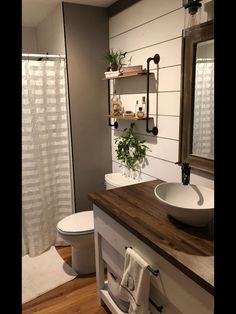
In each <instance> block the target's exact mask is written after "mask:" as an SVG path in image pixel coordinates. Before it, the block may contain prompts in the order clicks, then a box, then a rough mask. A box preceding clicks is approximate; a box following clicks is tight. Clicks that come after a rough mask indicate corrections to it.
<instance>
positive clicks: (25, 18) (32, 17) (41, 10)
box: [22, 0, 117, 27]
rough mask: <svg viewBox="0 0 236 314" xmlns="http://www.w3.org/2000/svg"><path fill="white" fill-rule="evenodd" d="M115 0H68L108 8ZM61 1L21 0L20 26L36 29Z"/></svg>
mask: <svg viewBox="0 0 236 314" xmlns="http://www.w3.org/2000/svg"><path fill="white" fill-rule="evenodd" d="M116 1H117V0H69V1H64V2H72V3H79V4H86V5H92V6H97V7H104V8H106V7H109V6H110V5H111V4H113V3H114V2H116ZM61 2H62V0H22V26H25V27H36V26H37V25H38V24H39V23H41V22H42V20H43V19H44V18H45V17H46V16H47V15H48V14H50V13H51V12H52V11H53V10H54V9H55V8H56V6H57V5H58V4H59V3H61Z"/></svg>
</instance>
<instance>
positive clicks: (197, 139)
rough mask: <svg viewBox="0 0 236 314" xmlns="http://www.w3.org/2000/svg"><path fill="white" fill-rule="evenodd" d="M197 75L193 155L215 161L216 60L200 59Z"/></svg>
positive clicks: (197, 64)
mask: <svg viewBox="0 0 236 314" xmlns="http://www.w3.org/2000/svg"><path fill="white" fill-rule="evenodd" d="M195 75H196V77H195V101H194V121H193V122H194V127H193V147H192V148H193V153H194V155H198V156H202V157H205V158H209V159H214V59H203V58H202V59H198V60H197V62H196V73H195Z"/></svg>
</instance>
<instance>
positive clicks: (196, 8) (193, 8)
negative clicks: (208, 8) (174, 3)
mask: <svg viewBox="0 0 236 314" xmlns="http://www.w3.org/2000/svg"><path fill="white" fill-rule="evenodd" d="M201 1H202V0H183V7H184V8H185V15H184V33H183V35H184V36H187V35H188V32H187V31H186V29H187V28H190V27H192V26H196V25H199V24H200V23H201V7H202V4H201V3H200V2H201Z"/></svg>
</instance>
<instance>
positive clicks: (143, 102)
mask: <svg viewBox="0 0 236 314" xmlns="http://www.w3.org/2000/svg"><path fill="white" fill-rule="evenodd" d="M142 111H143V112H144V114H145V113H146V97H145V96H143V97H142Z"/></svg>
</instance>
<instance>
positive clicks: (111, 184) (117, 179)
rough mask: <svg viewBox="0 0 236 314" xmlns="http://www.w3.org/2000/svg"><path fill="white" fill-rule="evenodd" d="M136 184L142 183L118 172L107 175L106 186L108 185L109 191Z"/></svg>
mask: <svg viewBox="0 0 236 314" xmlns="http://www.w3.org/2000/svg"><path fill="white" fill-rule="evenodd" d="M136 183H140V182H139V181H137V180H134V179H132V178H129V177H125V176H124V175H122V174H121V173H118V172H117V173H108V174H105V184H106V189H107V190H110V189H115V188H119V187H122V186H126V185H131V184H136Z"/></svg>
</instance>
